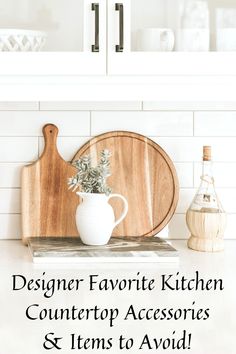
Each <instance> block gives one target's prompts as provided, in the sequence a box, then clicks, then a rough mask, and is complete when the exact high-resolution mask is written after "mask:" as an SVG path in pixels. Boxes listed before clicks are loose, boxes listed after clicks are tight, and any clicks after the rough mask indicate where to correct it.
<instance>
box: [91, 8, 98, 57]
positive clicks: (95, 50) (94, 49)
mask: <svg viewBox="0 0 236 354" xmlns="http://www.w3.org/2000/svg"><path fill="white" fill-rule="evenodd" d="M92 11H95V44H93V45H92V52H99V4H98V3H92Z"/></svg>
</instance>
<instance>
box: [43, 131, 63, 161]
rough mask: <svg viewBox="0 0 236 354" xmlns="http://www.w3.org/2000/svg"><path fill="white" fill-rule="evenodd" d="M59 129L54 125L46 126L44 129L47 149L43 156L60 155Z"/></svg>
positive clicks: (45, 148)
mask: <svg viewBox="0 0 236 354" xmlns="http://www.w3.org/2000/svg"><path fill="white" fill-rule="evenodd" d="M58 131H59V130H58V128H57V126H56V125H54V124H46V125H45V126H44V127H43V135H44V140H45V147H44V152H43V155H45V154H52V153H54V154H55V153H56V154H58V155H59V153H58V150H57V136H58Z"/></svg>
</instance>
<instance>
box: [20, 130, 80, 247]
mask: <svg viewBox="0 0 236 354" xmlns="http://www.w3.org/2000/svg"><path fill="white" fill-rule="evenodd" d="M43 134H44V139H45V148H44V151H43V153H42V155H41V157H40V158H39V160H37V161H36V162H34V163H33V164H31V165H28V166H25V167H23V169H22V239H23V241H24V242H25V243H26V242H27V238H29V237H40V236H56V237H62V236H64V237H65V236H78V232H77V228H76V224H75V212H76V208H77V205H78V204H79V198H78V197H77V196H76V194H75V193H72V192H71V190H68V185H67V179H68V178H69V177H72V176H73V175H74V174H75V173H76V169H75V167H73V166H72V165H71V164H70V163H67V162H66V161H64V160H63V158H62V157H61V156H60V155H59V153H58V150H57V135H58V128H57V127H56V126H55V125H53V124H47V125H45V126H44V128H43Z"/></svg>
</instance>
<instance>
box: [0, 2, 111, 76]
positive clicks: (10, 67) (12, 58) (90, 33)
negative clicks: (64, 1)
mask: <svg viewBox="0 0 236 354" xmlns="http://www.w3.org/2000/svg"><path fill="white" fill-rule="evenodd" d="M83 1H84V33H83V46H84V50H83V51H82V52H25V53H22V52H21V53H20V52H1V53H0V75H57V76H61V75H105V74H106V30H107V28H106V13H107V12H106V1H104V0H95V1H92V0H83ZM93 3H96V4H98V5H99V52H92V45H93V44H95V11H93V10H92V4H93ZM68 5H69V4H68Z"/></svg>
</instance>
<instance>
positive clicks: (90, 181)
mask: <svg viewBox="0 0 236 354" xmlns="http://www.w3.org/2000/svg"><path fill="white" fill-rule="evenodd" d="M110 157H111V152H110V151H109V150H107V149H105V150H102V151H101V153H100V161H99V163H98V165H97V166H92V161H91V156H90V155H86V156H83V157H81V158H80V159H79V160H77V161H75V162H74V163H73V165H74V166H75V167H76V168H77V171H78V172H77V173H76V175H75V176H73V177H71V178H69V179H68V185H69V189H72V191H73V192H74V191H76V190H77V189H78V188H79V189H80V191H81V192H85V193H105V194H106V195H109V194H110V193H111V192H112V190H111V188H110V187H109V186H108V185H107V183H106V179H107V178H108V177H109V176H110V175H111V172H110V161H109V158H110Z"/></svg>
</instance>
